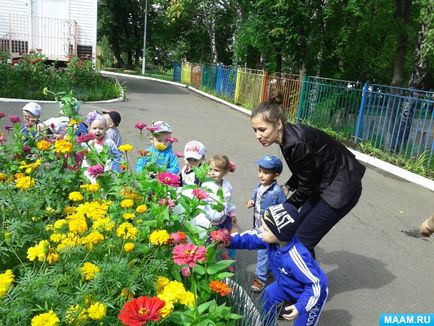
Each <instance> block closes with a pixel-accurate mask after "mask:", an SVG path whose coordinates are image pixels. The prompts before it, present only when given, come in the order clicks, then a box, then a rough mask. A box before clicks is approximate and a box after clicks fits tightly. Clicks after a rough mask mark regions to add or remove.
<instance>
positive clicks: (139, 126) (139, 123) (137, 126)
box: [134, 122, 146, 131]
mask: <svg viewBox="0 0 434 326" xmlns="http://www.w3.org/2000/svg"><path fill="white" fill-rule="evenodd" d="M134 127H135V128H137V129H139V130H140V131H142V130H143V129H144V128H146V124H144V123H143V122H137V123H136V124H135V125H134Z"/></svg>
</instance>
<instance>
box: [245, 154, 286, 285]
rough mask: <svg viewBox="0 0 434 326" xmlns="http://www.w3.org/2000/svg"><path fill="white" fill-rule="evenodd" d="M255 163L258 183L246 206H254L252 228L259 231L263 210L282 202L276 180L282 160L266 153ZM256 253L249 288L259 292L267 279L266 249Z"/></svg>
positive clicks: (281, 167) (282, 194)
mask: <svg viewBox="0 0 434 326" xmlns="http://www.w3.org/2000/svg"><path fill="white" fill-rule="evenodd" d="M256 163H258V165H259V171H258V177H259V184H258V186H257V187H256V189H255V190H254V191H253V195H252V199H250V200H249V201H248V202H247V208H251V207H254V208H255V209H254V213H253V228H254V229H256V230H257V231H258V233H260V228H261V225H262V220H261V216H262V214H263V212H264V211H265V210H266V209H267V208H269V207H270V206H274V205H277V204H282V203H284V202H285V201H286V195H285V193H284V192H283V190H282V188H281V187H280V186H279V185H278V184H277V181H276V179H277V177H278V176H279V175H280V173H282V169H283V165H282V161H281V160H280V159H279V158H277V157H276V156H271V155H266V156H264V157H263V158H261V159H260V160H258V161H256ZM257 254H258V258H257V262H256V272H255V279H254V280H253V284H252V286H251V287H250V288H251V290H252V291H253V292H258V293H259V292H261V291H262V290H263V289H264V287H265V283H266V281H267V271H268V256H267V249H259V250H258V253H257Z"/></svg>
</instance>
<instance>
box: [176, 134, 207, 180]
mask: <svg viewBox="0 0 434 326" xmlns="http://www.w3.org/2000/svg"><path fill="white" fill-rule="evenodd" d="M184 160H185V165H184V167H183V168H182V170H181V185H182V186H185V185H194V184H196V185H199V180H198V179H197V177H196V174H195V173H194V170H193V167H199V166H201V165H202V162H203V161H204V160H205V146H204V144H202V143H201V142H198V141H197V140H192V141H189V142H188V143H187V144H185V147H184Z"/></svg>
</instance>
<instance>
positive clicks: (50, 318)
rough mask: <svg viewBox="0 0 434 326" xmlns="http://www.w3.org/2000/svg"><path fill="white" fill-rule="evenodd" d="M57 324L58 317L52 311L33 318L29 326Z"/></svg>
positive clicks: (53, 325)
mask: <svg viewBox="0 0 434 326" xmlns="http://www.w3.org/2000/svg"><path fill="white" fill-rule="evenodd" d="M58 323H60V319H59V317H57V315H56V313H55V312H54V311H53V310H50V311H48V312H44V313H42V314H39V315H37V316H35V317H33V318H32V323H31V326H55V325H57V324H58Z"/></svg>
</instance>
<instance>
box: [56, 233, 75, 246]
mask: <svg viewBox="0 0 434 326" xmlns="http://www.w3.org/2000/svg"><path fill="white" fill-rule="evenodd" d="M79 240H80V239H79V237H78V236H77V235H76V234H74V233H72V232H68V234H67V235H66V236H64V238H63V239H62V241H61V242H60V243H59V245H58V246H57V250H62V249H65V248H70V247H75V246H77V245H78V244H79Z"/></svg>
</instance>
